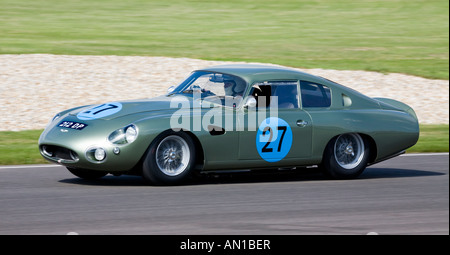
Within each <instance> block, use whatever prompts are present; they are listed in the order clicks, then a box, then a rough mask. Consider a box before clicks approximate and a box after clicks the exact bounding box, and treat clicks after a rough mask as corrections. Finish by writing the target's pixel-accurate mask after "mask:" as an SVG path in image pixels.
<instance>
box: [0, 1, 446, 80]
mask: <svg viewBox="0 0 450 255" xmlns="http://www.w3.org/2000/svg"><path fill="white" fill-rule="evenodd" d="M448 18H449V2H448V0H358V1H353V0H345V1H343V0H336V1H331V0H328V1H325V0H316V1H310V0H303V1H298V0H279V1H273V0H227V1H210V0H203V1H202V0H166V1H160V0H129V1H123V0H65V1H59V0H0V35H1V36H0V54H22V53H53V54H77V55H78V54H86V55H142V56H171V57H190V58H200V59H206V60H241V61H257V62H270V63H276V64H282V65H287V66H294V67H305V68H330V69H358V70H372V71H380V72H385V73H388V72H399V73H407V74H413V75H418V76H423V77H429V78H438V79H448V78H449V71H448V70H449V59H448V57H449V50H448V49H449V22H448Z"/></svg>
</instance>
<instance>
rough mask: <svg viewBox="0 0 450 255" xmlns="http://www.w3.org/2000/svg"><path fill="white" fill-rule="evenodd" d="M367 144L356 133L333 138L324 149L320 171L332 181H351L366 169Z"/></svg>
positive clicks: (367, 158) (367, 157)
mask: <svg viewBox="0 0 450 255" xmlns="http://www.w3.org/2000/svg"><path fill="white" fill-rule="evenodd" d="M368 160H369V144H368V142H367V141H365V140H364V139H363V138H362V137H361V136H360V135H359V134H357V133H349V134H343V135H340V136H338V137H335V138H333V139H332V140H331V141H330V142H329V143H328V145H327V148H326V149H325V153H324V158H323V163H322V170H323V171H324V173H325V174H326V175H327V176H329V177H331V178H334V179H351V178H356V177H357V176H359V175H360V174H361V173H362V172H363V171H364V169H366V166H367V162H368Z"/></svg>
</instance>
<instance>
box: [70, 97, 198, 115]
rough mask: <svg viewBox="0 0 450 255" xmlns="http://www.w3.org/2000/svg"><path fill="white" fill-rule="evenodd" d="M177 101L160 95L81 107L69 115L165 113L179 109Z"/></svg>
mask: <svg viewBox="0 0 450 255" xmlns="http://www.w3.org/2000/svg"><path fill="white" fill-rule="evenodd" d="M179 101H180V100H178V99H176V98H175V99H174V98H173V97H168V96H160V97H156V98H150V99H140V100H130V101H119V102H109V103H104V104H97V105H88V106H85V107H81V108H78V109H75V110H73V111H71V112H70V115H72V116H77V118H78V119H80V120H95V119H102V120H112V119H116V118H120V117H124V116H127V115H131V114H136V113H145V112H158V111H161V113H163V112H164V113H167V112H174V111H176V110H178V109H180V105H179ZM186 102H189V105H191V102H192V100H190V99H189V97H186V99H184V101H183V103H184V104H186ZM171 105H172V107H171Z"/></svg>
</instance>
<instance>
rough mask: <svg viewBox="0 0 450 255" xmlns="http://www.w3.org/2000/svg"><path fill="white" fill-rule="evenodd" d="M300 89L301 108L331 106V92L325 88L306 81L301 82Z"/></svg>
mask: <svg viewBox="0 0 450 255" xmlns="http://www.w3.org/2000/svg"><path fill="white" fill-rule="evenodd" d="M300 88H301V93H302V106H303V107H306V108H308V107H330V106H331V91H330V88H328V87H327V86H324V85H321V84H317V83H313V82H308V81H301V82H300Z"/></svg>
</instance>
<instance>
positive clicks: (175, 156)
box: [155, 135, 191, 176]
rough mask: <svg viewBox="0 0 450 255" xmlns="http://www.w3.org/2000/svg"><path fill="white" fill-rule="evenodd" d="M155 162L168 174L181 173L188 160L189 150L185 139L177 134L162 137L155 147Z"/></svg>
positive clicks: (175, 174)
mask: <svg viewBox="0 0 450 255" xmlns="http://www.w3.org/2000/svg"><path fill="white" fill-rule="evenodd" d="M155 156H156V164H157V165H158V168H159V170H160V171H161V172H163V173H164V174H165V175H168V176H177V175H180V174H181V173H183V172H184V171H185V170H186V168H187V166H188V164H189V160H190V157H191V155H190V150H189V146H188V144H187V143H186V141H185V140H184V139H183V138H181V137H180V136H177V135H170V136H167V137H166V138H164V139H163V140H162V141H161V142H160V143H159V145H158V147H157V148H156V154H155Z"/></svg>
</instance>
